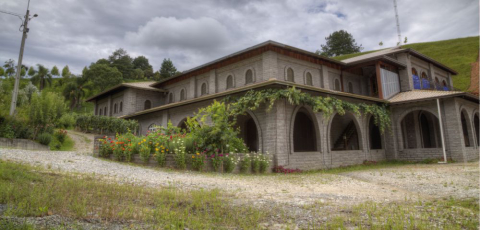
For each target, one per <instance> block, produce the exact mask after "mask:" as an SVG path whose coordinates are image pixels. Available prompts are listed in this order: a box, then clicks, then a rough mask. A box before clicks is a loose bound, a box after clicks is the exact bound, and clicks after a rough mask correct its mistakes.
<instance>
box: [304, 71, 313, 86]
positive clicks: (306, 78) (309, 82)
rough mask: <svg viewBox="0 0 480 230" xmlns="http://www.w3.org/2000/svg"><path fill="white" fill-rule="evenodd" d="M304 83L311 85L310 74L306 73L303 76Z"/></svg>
mask: <svg viewBox="0 0 480 230" xmlns="http://www.w3.org/2000/svg"><path fill="white" fill-rule="evenodd" d="M305 85H313V78H312V74H310V73H307V75H306V76H305Z"/></svg>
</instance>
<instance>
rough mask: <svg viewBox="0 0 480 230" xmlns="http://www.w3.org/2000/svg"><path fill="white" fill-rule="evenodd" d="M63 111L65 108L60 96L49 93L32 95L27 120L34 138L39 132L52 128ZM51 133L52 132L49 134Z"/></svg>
mask: <svg viewBox="0 0 480 230" xmlns="http://www.w3.org/2000/svg"><path fill="white" fill-rule="evenodd" d="M65 110H66V107H65V104H64V102H63V98H62V97H61V96H60V95H58V94H56V93H51V92H43V93H42V94H40V95H36V94H34V95H33V96H32V100H31V103H30V106H29V107H28V119H29V122H30V124H31V125H32V126H33V130H34V137H35V136H36V134H37V133H39V132H44V131H48V130H50V129H51V128H53V127H54V125H55V124H56V123H57V121H58V120H59V119H60V117H61V116H62V115H63V114H64V112H65ZM51 131H53V130H50V131H49V132H50V133H51Z"/></svg>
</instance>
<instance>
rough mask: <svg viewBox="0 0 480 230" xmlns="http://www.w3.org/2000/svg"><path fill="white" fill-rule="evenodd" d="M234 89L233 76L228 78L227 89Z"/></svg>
mask: <svg viewBox="0 0 480 230" xmlns="http://www.w3.org/2000/svg"><path fill="white" fill-rule="evenodd" d="M231 88H233V76H232V75H228V77H227V89H231Z"/></svg>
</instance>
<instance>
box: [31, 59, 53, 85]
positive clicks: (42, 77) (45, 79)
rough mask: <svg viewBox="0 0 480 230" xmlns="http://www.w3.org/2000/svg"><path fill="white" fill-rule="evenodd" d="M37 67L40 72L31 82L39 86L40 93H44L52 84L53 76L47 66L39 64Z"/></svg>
mask: <svg viewBox="0 0 480 230" xmlns="http://www.w3.org/2000/svg"><path fill="white" fill-rule="evenodd" d="M37 67H38V70H37V71H36V73H35V75H33V77H32V79H31V80H32V83H33V84H35V85H37V84H38V85H39V89H40V91H42V90H43V89H44V88H45V87H46V86H47V85H51V84H52V74H51V73H50V71H49V70H48V69H47V68H46V67H45V66H43V65H41V64H37ZM32 68H33V67H32Z"/></svg>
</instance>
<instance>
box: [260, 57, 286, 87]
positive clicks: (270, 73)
mask: <svg viewBox="0 0 480 230" xmlns="http://www.w3.org/2000/svg"><path fill="white" fill-rule="evenodd" d="M277 58H278V57H277V53H276V52H273V51H267V52H264V53H263V54H262V66H263V73H262V78H263V79H258V75H257V76H256V77H257V79H256V80H257V82H260V81H262V80H263V81H268V80H269V79H283V76H280V75H279V73H278V63H277Z"/></svg>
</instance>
